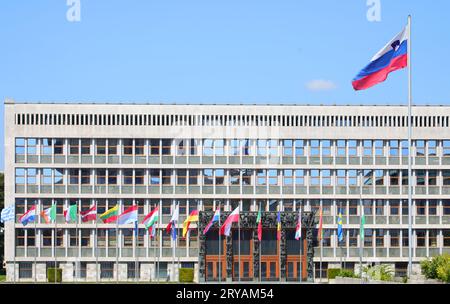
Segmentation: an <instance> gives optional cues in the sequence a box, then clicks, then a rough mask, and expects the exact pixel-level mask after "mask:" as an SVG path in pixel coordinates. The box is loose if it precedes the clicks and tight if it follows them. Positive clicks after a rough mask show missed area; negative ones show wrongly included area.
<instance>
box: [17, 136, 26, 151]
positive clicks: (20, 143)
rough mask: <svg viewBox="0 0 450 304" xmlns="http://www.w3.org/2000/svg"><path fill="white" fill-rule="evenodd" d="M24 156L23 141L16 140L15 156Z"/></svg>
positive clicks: (20, 139) (22, 139)
mask: <svg viewBox="0 0 450 304" xmlns="http://www.w3.org/2000/svg"><path fill="white" fill-rule="evenodd" d="M24 154H25V139H24V138H16V155H24Z"/></svg>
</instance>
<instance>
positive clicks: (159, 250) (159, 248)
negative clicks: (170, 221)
mask: <svg viewBox="0 0 450 304" xmlns="http://www.w3.org/2000/svg"><path fill="white" fill-rule="evenodd" d="M159 207H161V206H159V202H158V208H159ZM158 213H159V215H158V225H159V223H161V222H162V214H161V208H159V209H158ZM155 229H156V226H155ZM156 233H158V236H159V238H158V241H157V242H156V243H157V244H158V261H157V264H156V275H157V277H156V278H157V282H158V284H159V257H160V255H161V246H160V241H161V239H162V238H161V233H162V232H161V229H159V230H156V231H155V236H156ZM155 241H156V240H155ZM154 249H155V254H156V248H154Z"/></svg>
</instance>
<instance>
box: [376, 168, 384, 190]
mask: <svg viewBox="0 0 450 304" xmlns="http://www.w3.org/2000/svg"><path fill="white" fill-rule="evenodd" d="M375 185H376V186H384V171H383V170H375Z"/></svg>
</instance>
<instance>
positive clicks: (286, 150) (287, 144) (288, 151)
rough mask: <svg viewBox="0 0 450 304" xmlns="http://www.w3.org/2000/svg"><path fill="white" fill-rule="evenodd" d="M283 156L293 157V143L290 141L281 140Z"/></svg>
mask: <svg viewBox="0 0 450 304" xmlns="http://www.w3.org/2000/svg"><path fill="white" fill-rule="evenodd" d="M283 156H290V157H292V156H293V141H292V139H284V140H283Z"/></svg>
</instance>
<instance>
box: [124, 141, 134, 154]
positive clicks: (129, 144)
mask: <svg viewBox="0 0 450 304" xmlns="http://www.w3.org/2000/svg"><path fill="white" fill-rule="evenodd" d="M122 142H123V154H124V155H133V140H132V139H124V140H123V141H122Z"/></svg>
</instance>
